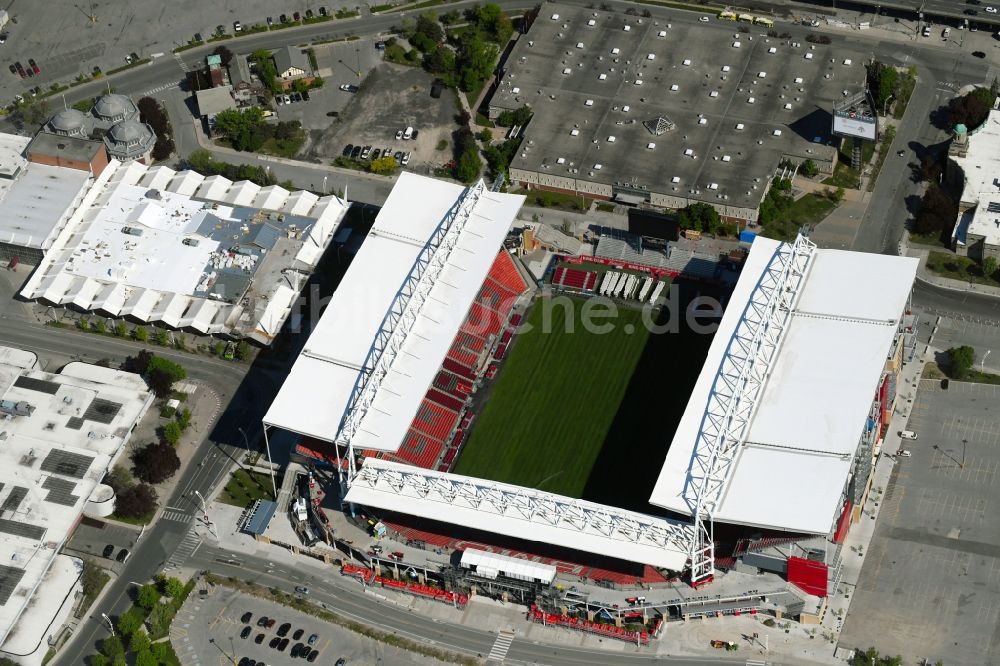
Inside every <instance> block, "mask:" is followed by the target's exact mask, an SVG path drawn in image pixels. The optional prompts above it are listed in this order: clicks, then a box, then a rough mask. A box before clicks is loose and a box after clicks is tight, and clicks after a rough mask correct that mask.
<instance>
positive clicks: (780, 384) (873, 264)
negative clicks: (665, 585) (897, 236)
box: [650, 237, 917, 534]
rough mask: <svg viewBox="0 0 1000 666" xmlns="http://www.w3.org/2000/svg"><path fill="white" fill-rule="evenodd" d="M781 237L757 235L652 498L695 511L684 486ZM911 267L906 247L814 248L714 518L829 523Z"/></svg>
mask: <svg viewBox="0 0 1000 666" xmlns="http://www.w3.org/2000/svg"><path fill="white" fill-rule="evenodd" d="M779 245H780V243H778V241H773V240H770V239H766V238H760V237H758V238H757V239H756V240H755V241H754V243H753V246H752V248H751V251H750V256H749V257H748V259H747V262H746V265H745V266H744V268H743V272H742V274H741V276H740V280H739V282H738V284H737V285H736V289H735V290H734V292H733V295H732V298H731V299H730V301H729V304H728V306H727V308H726V313H725V315H724V316H723V318H722V321H721V322H720V326H719V329H718V331H717V332H716V334H715V338H714V340H713V341H712V345H711V347H710V349H709V352H708V356H707V358H706V360H705V365H704V367H703V369H702V372H701V375H700V376H699V377H698V380H697V383H696V384H695V388H694V390H693V392H692V394H691V397H690V399H689V400H688V405H687V409H686V410H685V412H684V415H683V417H682V418H681V421H680V424H679V425H678V427H677V431H676V433H675V435H674V439H673V441H672V442H671V444H670V449H669V451H668V453H667V457H666V461H665V462H664V465H663V468H662V470H661V471H660V476H659V479H658V480H657V483H656V486H655V487H654V489H653V493H652V495H651V497H650V502H651V503H653V504H655V505H657V506H661V507H664V508H667V509H671V510H673V511H677V512H680V513H683V514H687V515H691V514H693V512H694V510H693V509H694V508H693V506H691V505H690V501H689V499H688V497H687V495H689V492H688V493H686V492H685V491H686V489H688V486H689V484H691V483H692V460H693V454H694V451H695V444H696V441H697V440H698V437H699V433H700V432H701V429H702V427H703V425H704V423H705V420H706V418H707V417H706V408H707V407H708V404H709V398H710V396H711V395H712V392H713V391H714V390H715V384H716V377H717V374H718V372H719V369H720V367H721V365H722V362H723V359H724V356H725V353H726V351H727V347H728V346H729V344H730V341H731V339H732V338H733V336H734V333H735V332H736V331H737V327H738V325H739V324H740V321H741V318H742V317H743V316H744V313H745V312H746V310H747V308H748V303H749V302H750V301H751V297H752V296H753V295H754V292H755V290H756V289H757V287H758V284H759V283H760V282H761V281H762V279H763V278H764V277H765V272H766V270H767V269H768V267H769V263H770V261H771V259H772V256H773V255H774V254H775V251H776V250H777V249H778V248H779ZM916 267H917V260H916V259H910V258H905V257H890V256H885V255H877V254H865V253H859V252H845V251H840V250H822V249H817V250H815V251H814V253H813V255H812V258H811V260H810V264H809V267H808V271H807V273H806V277H805V282H804V284H803V285H802V286H801V288H800V292H799V296H798V300H797V301H796V302H795V305H794V310H793V313H792V316H791V319H790V321H789V324H788V327H787V330H786V332H785V335H784V338H783V340H782V342H781V344H780V347H779V349H778V352H777V357H776V359H775V360H774V362H773V366H772V370H771V373H770V375H769V377H768V378H767V380H766V383H765V385H764V387H763V389H762V390H761V393H760V394H759V395H758V397H757V401H756V412H755V414H754V416H753V418H752V420H751V422H750V425H749V430H748V434H747V436H746V442H745V443H744V444H743V445H742V446H741V448H740V450H739V451H738V452H737V454H736V458H735V462H734V465H733V466H732V468H731V471H730V474H729V485H728V489H727V491H726V493H725V495H724V496H723V498H722V500H721V502H720V503H719V504H718V506H717V508H716V511H715V516H714V518H715V520H716V521H720V522H730V523H737V524H745V525H752V526H759V527H765V528H770V529H779V530H788V531H793V532H806V533H816V534H826V533H827V532H828V531H829V530H830V528H831V526H832V525H833V522H834V520H835V519H836V517H837V512H838V510H839V509H840V506H839V503H840V499H841V495H842V493H843V491H844V488H845V485H846V483H847V481H848V475H849V473H850V470H851V465H852V463H853V459H854V454H855V452H856V450H857V447H858V443H859V441H860V438H861V435H862V432H863V430H864V427H865V424H866V421H867V419H868V416H869V409H870V407H871V404H872V401H873V400H874V398H875V394H876V391H877V389H878V385H879V381H880V379H881V376H882V372H883V370H884V367H885V363H886V360H887V356H888V354H889V352H890V350H891V348H892V344H893V340H894V338H895V336H896V334H897V330H898V325H899V322H900V319H901V318H902V316H903V312H904V310H905V308H906V305H907V302H908V299H909V295H910V290H911V287H912V284H913V279H914V277H915V275H916Z"/></svg>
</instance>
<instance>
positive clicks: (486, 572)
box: [462, 548, 556, 584]
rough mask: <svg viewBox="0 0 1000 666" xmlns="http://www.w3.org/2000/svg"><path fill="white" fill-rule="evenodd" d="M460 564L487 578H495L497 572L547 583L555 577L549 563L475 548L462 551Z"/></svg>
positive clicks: (554, 572) (554, 570) (519, 578)
mask: <svg viewBox="0 0 1000 666" xmlns="http://www.w3.org/2000/svg"><path fill="white" fill-rule="evenodd" d="M462 566H463V567H464V568H466V569H471V568H472V567H475V568H476V573H478V574H479V575H481V576H485V577H487V578H496V576H497V574H498V573H499V574H503V575H505V576H507V577H508V578H515V579H517V580H527V581H533V580H539V581H541V582H543V583H546V584H549V583H551V582H552V581H553V580H555V577H556V568H555V567H554V566H553V565H551V564H543V563H541V562H532V561H531V560H522V559H520V558H517V557H507V556H506V555H497V554H496V553H489V552H487V551H485V550H478V549H476V548H466V549H465V550H463V551H462Z"/></svg>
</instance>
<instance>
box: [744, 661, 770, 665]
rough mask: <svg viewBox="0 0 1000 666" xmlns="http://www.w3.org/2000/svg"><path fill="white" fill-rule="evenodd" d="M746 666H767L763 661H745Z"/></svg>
mask: <svg viewBox="0 0 1000 666" xmlns="http://www.w3.org/2000/svg"><path fill="white" fill-rule="evenodd" d="M746 666H767V662H766V661H764V660H763V659H747V664H746Z"/></svg>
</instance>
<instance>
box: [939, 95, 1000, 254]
mask: <svg viewBox="0 0 1000 666" xmlns="http://www.w3.org/2000/svg"><path fill="white" fill-rule="evenodd" d="M968 140H969V145H968V151H967V152H966V155H965V157H959V156H957V155H954V156H949V158H948V159H949V160H952V161H954V162H955V163H956V164H957V165H958V166H959V168H960V169H961V173H962V175H963V176H964V177H965V182H964V184H963V186H962V196H961V203H962V208H963V209H971V210H967V212H965V213H964V214H960V215H959V217H958V220H957V223H956V224H955V229H954V231H953V235H954V238H955V241H956V242H957V243H958V244H959V245H965V244H966V243H967V242H968V235H969V234H973V235H975V236H982V237H983V238H984V239H985V240H986V243H988V244H991V245H1000V110H997V109H993V110H992V111H990V114H989V116H988V117H987V119H986V122H985V123H983V125H982V126H981V127H980V129H979V130H978V131H977V132H976V133H975V134H973V135H970V136H969V137H968Z"/></svg>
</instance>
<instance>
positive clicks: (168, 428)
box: [163, 421, 183, 471]
mask: <svg viewBox="0 0 1000 666" xmlns="http://www.w3.org/2000/svg"><path fill="white" fill-rule="evenodd" d="M181 434H183V431H182V430H181V427H180V425H179V424H178V423H177V421H171V422H169V423H167V424H166V425H165V426H163V441H164V442H166V443H167V444H169V445H170V447H171V449H172V448H173V447H174V446H176V444H177V442H179V441H180V439H181ZM174 455H176V454H174ZM179 464H180V463H178V465H179ZM174 471H177V470H174Z"/></svg>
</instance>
